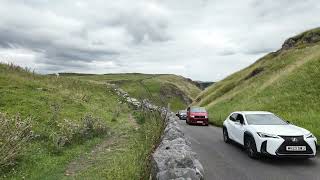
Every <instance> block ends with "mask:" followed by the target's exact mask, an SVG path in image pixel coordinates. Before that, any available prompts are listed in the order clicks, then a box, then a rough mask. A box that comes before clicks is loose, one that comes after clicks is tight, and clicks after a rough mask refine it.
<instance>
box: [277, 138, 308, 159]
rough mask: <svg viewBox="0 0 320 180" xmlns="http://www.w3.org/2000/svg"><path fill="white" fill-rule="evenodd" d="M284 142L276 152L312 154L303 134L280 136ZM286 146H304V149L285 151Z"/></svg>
mask: <svg viewBox="0 0 320 180" xmlns="http://www.w3.org/2000/svg"><path fill="white" fill-rule="evenodd" d="M280 137H281V138H283V139H284V142H283V143H282V144H281V146H280V147H279V148H278V150H277V152H276V153H277V154H284V155H290V154H313V151H312V149H311V147H310V146H309V144H308V143H307V142H306V141H305V140H304V138H303V136H280ZM286 146H306V151H287V149H286Z"/></svg>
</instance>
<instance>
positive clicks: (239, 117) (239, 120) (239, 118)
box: [236, 114, 244, 122]
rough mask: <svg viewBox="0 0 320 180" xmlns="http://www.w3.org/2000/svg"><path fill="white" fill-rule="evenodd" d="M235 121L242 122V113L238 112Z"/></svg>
mask: <svg viewBox="0 0 320 180" xmlns="http://www.w3.org/2000/svg"><path fill="white" fill-rule="evenodd" d="M236 121H237V122H244V118H243V116H242V114H238V116H237V119H236Z"/></svg>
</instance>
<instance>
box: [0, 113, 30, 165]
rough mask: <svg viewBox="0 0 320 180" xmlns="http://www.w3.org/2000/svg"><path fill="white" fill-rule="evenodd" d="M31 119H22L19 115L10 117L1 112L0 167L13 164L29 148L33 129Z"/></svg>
mask: <svg viewBox="0 0 320 180" xmlns="http://www.w3.org/2000/svg"><path fill="white" fill-rule="evenodd" d="M29 122H30V119H29V118H28V119H25V120H22V119H21V117H20V116H19V115H17V116H14V117H9V116H8V115H6V114H4V113H0V168H1V169H2V168H5V167H8V166H13V165H15V164H16V160H17V158H18V157H19V156H20V155H21V154H22V152H23V151H24V150H25V149H26V148H27V147H26V146H27V142H28V141H29V140H30V139H31V136H32V131H31V125H30V123H29Z"/></svg>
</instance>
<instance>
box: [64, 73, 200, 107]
mask: <svg viewBox="0 0 320 180" xmlns="http://www.w3.org/2000/svg"><path fill="white" fill-rule="evenodd" d="M63 75H68V76H69V77H72V78H76V79H81V80H88V81H93V82H98V83H106V82H107V83H112V84H116V85H118V86H120V87H121V88H123V89H124V90H125V91H127V92H128V93H129V94H130V95H131V96H133V97H136V98H139V99H146V98H147V99H149V100H151V101H153V103H155V104H158V105H161V106H167V104H168V103H170V106H171V109H172V110H173V111H176V110H178V109H184V108H185V107H186V106H187V105H188V104H190V103H191V102H192V101H193V99H194V98H195V97H196V96H197V95H198V94H199V93H200V92H201V90H200V89H199V88H198V87H197V86H196V85H195V83H194V82H193V81H192V80H190V79H187V78H184V77H182V76H177V75H171V74H139V73H128V74H105V75H82V74H63Z"/></svg>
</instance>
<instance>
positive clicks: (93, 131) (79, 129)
mask: <svg viewBox="0 0 320 180" xmlns="http://www.w3.org/2000/svg"><path fill="white" fill-rule="evenodd" d="M106 132H107V126H106V124H105V123H104V122H103V121H102V120H101V119H99V118H95V117H93V116H92V115H85V116H84V117H83V118H81V121H80V122H76V121H70V120H68V119H64V120H63V121H61V122H58V123H57V131H55V132H52V133H51V135H50V139H51V141H52V143H53V146H54V151H55V152H60V151H61V150H62V149H63V148H64V147H65V146H67V145H70V144H72V143H80V142H82V141H84V140H85V139H90V138H92V137H95V136H100V135H104V134H105V133H106Z"/></svg>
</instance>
